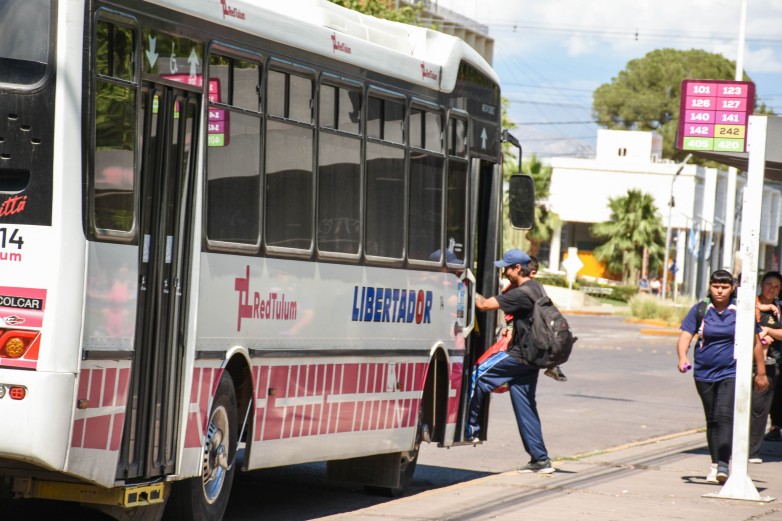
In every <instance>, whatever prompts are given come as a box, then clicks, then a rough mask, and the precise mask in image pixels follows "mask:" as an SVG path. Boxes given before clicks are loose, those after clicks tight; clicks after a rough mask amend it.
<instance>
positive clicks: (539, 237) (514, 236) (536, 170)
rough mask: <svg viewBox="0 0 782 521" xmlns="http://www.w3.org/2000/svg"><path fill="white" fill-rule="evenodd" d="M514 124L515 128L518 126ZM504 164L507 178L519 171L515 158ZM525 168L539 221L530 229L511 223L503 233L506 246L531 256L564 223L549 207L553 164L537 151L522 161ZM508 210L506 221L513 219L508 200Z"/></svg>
mask: <svg viewBox="0 0 782 521" xmlns="http://www.w3.org/2000/svg"><path fill="white" fill-rule="evenodd" d="M503 115H504V111H503ZM513 126H514V127H515V125H513ZM503 128H505V127H503ZM503 167H504V168H503V174H504V176H505V178H506V179H508V178H509V177H510V176H511V175H512V174H515V173H518V169H517V168H516V162H515V159H514V160H512V161H508V159H503ZM521 171H522V173H524V174H527V175H529V176H531V177H532V180H533V182H534V183H535V224H534V225H533V227H532V228H531V229H529V230H514V229H513V228H511V227H510V226H508V227H507V228H506V229H505V230H506V233H505V234H503V241H504V244H503V249H508V248H521V249H523V250H526V251H527V252H528V253H529V254H530V255H537V254H538V252H539V251H540V245H541V244H542V243H544V242H548V241H550V240H551V236H552V235H553V232H554V230H555V229H559V228H560V227H561V226H562V221H561V220H560V218H559V215H557V214H556V213H555V212H552V211H551V210H550V209H549V207H548V196H549V193H550V186H551V167H550V166H544V165H543V163H542V162H541V161H540V159H538V157H537V156H536V155H535V154H533V155H532V156H530V157H529V158H528V159H526V160H523V161H522V164H521ZM506 197H507V194H506ZM504 212H505V214H506V215H505V220H504V222H506V223H507V222H509V219H508V216H507V212H508V204H507V201H506V204H505V210H504Z"/></svg>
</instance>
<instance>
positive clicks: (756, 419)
mask: <svg viewBox="0 0 782 521" xmlns="http://www.w3.org/2000/svg"><path fill="white" fill-rule="evenodd" d="M780 289H782V274H780V273H779V272H778V271H769V272H768V273H766V274H765V275H763V279H762V281H761V283H760V295H758V297H757V302H756V318H757V321H758V322H759V323H760V327H761V330H762V332H761V334H760V337H761V339H762V340H763V341H765V345H764V346H763V350H764V351H765V359H766V360H765V362H766V363H765V371H766V376H767V377H768V389H766V390H765V391H762V392H761V391H759V390H758V389H754V390H753V392H752V414H751V416H750V424H749V425H750V428H749V460H748V461H749V462H750V463H763V459H762V458H761V457H760V448H761V446H762V445H763V434H764V433H765V432H766V423H767V422H768V413H769V411H770V409H771V402H772V400H773V398H774V389H775V388H776V384H777V376H778V368H777V359H778V358H779V345H780V343H782V329H780V328H782V323H781V322H780V318H779V301H778V300H777V296H778V295H779V290H780ZM755 371H756V372H757V367H755Z"/></svg>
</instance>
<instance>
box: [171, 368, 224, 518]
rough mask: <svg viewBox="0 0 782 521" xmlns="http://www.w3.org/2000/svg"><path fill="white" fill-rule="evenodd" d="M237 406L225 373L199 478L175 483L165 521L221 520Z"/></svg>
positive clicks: (206, 440) (210, 416) (218, 392)
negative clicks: (171, 520) (172, 520)
mask: <svg viewBox="0 0 782 521" xmlns="http://www.w3.org/2000/svg"><path fill="white" fill-rule="evenodd" d="M237 426H238V422H237V406H236V391H235V389H234V384H233V379H232V378H231V375H230V374H228V372H224V373H223V376H222V377H221V378H220V383H219V384H218V386H217V392H216V393H215V399H214V402H213V403H212V410H211V412H210V413H209V424H208V426H207V431H206V437H205V439H204V453H203V460H202V465H201V476H199V477H195V478H190V479H186V480H183V481H178V482H176V483H174V486H173V490H172V493H171V498H170V499H169V505H168V507H169V508H168V509H167V512H166V513H167V516H166V518H167V519H174V520H177V521H212V520H215V519H222V518H223V514H224V513H225V509H226V507H227V506H228V497H229V495H230V493H231V485H232V483H233V478H234V472H235V470H236V466H235V461H236V446H237V441H238V440H237V438H238V432H237Z"/></svg>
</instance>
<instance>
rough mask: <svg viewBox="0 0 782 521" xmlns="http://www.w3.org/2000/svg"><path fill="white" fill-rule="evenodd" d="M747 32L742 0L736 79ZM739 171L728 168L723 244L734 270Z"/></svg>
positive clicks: (729, 266) (727, 266) (725, 262)
mask: <svg viewBox="0 0 782 521" xmlns="http://www.w3.org/2000/svg"><path fill="white" fill-rule="evenodd" d="M746 32H747V0H741V18H740V21H739V48H738V54H737V55H736V76H735V80H736V81H742V80H743V79H744V40H745V39H746ZM737 175H738V171H737V170H736V168H735V167H732V166H731V167H729V168H728V186H727V190H726V193H725V195H726V198H725V227H724V228H723V231H722V234H723V244H724V245H725V249H724V250H723V251H722V267H723V268H724V269H726V270H728V271H730V272H733V250H734V249H735V246H734V244H733V229H734V226H735V225H736V222H735V214H736V176H737Z"/></svg>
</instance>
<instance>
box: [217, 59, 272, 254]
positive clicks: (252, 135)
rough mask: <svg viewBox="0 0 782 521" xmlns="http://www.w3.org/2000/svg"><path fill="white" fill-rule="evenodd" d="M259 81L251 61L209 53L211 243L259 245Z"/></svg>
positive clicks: (256, 69) (258, 69)
mask: <svg viewBox="0 0 782 521" xmlns="http://www.w3.org/2000/svg"><path fill="white" fill-rule="evenodd" d="M260 82H261V67H260V65H259V64H257V63H254V62H250V61H243V60H239V59H235V58H232V57H229V56H221V55H217V54H212V55H211V56H210V57H209V102H210V103H209V126H208V134H209V135H208V145H209V146H208V149H207V162H206V169H207V170H206V177H207V186H206V235H207V238H208V239H209V241H212V243H214V242H215V241H216V242H225V243H231V244H241V245H246V246H249V247H253V248H254V249H257V248H258V246H259V245H260V227H261V217H260V216H261V209H260V201H261V161H260V154H259V148H260V144H261V123H262V120H261V106H260V97H259V95H258V85H260ZM212 247H213V248H217V247H218V246H216V245H214V244H212Z"/></svg>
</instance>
